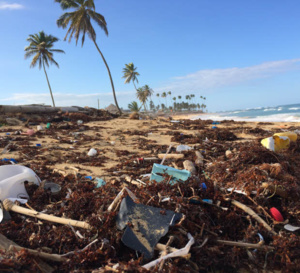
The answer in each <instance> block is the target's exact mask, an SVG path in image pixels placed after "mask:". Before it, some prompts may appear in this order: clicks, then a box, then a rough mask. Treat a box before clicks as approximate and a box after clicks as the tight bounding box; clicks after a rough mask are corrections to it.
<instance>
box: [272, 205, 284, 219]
mask: <svg viewBox="0 0 300 273" xmlns="http://www.w3.org/2000/svg"><path fill="white" fill-rule="evenodd" d="M270 213H271V215H272V217H273V218H274V219H275V220H276V221H277V222H283V221H284V219H283V217H282V215H281V213H280V212H279V210H278V209H276V208H274V207H273V208H270Z"/></svg>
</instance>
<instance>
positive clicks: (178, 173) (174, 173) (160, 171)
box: [150, 163, 191, 185]
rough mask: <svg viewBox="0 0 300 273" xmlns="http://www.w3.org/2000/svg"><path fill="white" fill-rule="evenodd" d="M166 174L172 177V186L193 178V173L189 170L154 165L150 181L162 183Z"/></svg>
mask: <svg viewBox="0 0 300 273" xmlns="http://www.w3.org/2000/svg"><path fill="white" fill-rule="evenodd" d="M164 174H167V175H169V176H171V178H170V184H171V185H173V184H175V183H177V182H178V181H186V180H187V179H188V178H189V177H190V176H191V173H190V172H189V171H187V170H178V169H175V168H172V167H169V166H165V165H160V164H156V163H154V164H153V168H152V173H151V177H150V181H156V182H161V181H163V180H164V179H165V178H164V177H163V175H164Z"/></svg>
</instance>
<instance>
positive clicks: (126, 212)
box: [117, 196, 182, 259]
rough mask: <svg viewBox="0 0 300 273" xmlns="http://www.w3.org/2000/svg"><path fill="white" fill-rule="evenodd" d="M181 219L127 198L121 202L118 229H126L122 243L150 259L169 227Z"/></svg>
mask: <svg viewBox="0 0 300 273" xmlns="http://www.w3.org/2000/svg"><path fill="white" fill-rule="evenodd" d="M181 217H182V214H180V213H175V212H173V211H170V210H164V213H161V208H155V207H151V206H145V205H143V204H136V203H134V202H133V201H132V199H131V198H130V197H129V196H127V197H126V198H124V199H123V200H122V202H121V206H120V211H119V213H118V216H117V227H118V229H119V230H123V229H124V228H125V227H126V229H125V232H124V234H123V236H122V242H123V243H124V244H125V245H126V246H128V247H130V248H132V249H134V250H137V251H139V252H141V253H142V254H144V258H146V259H150V258H152V256H153V251H154V247H155V246H156V244H157V243H158V241H159V240H160V238H161V237H163V236H165V235H166V234H167V233H168V230H169V226H173V225H174V224H175V223H176V222H177V221H178V220H180V219H181ZM128 223H130V224H129V225H128Z"/></svg>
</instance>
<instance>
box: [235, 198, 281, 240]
mask: <svg viewBox="0 0 300 273" xmlns="http://www.w3.org/2000/svg"><path fill="white" fill-rule="evenodd" d="M231 204H233V205H235V206H236V207H238V208H240V209H242V210H243V211H245V212H246V213H248V214H249V215H250V216H252V217H253V218H254V219H255V220H256V221H257V222H259V223H260V224H262V225H263V226H264V227H265V228H266V229H267V230H268V231H270V232H271V233H272V234H273V235H277V233H276V232H275V231H274V230H273V229H272V228H271V227H270V226H269V225H268V224H267V223H266V222H265V221H264V220H263V219H262V218H260V217H259V216H258V215H257V214H256V213H255V212H254V211H253V210H252V209H250V208H249V207H247V206H246V205H244V204H242V203H240V202H238V201H236V200H231Z"/></svg>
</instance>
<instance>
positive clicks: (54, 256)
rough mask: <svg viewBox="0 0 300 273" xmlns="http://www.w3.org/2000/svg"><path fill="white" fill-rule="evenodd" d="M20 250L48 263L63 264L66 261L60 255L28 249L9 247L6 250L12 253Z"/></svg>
mask: <svg viewBox="0 0 300 273" xmlns="http://www.w3.org/2000/svg"><path fill="white" fill-rule="evenodd" d="M22 249H25V250H27V251H28V252H29V253H30V254H32V255H34V256H37V257H40V258H43V259H46V260H49V261H54V262H65V261H67V259H66V258H64V257H62V256H61V255H58V254H50V253H46V252H41V251H38V250H34V249H30V248H25V247H21V246H15V245H11V246H10V247H9V248H8V251H14V250H16V251H20V250H22Z"/></svg>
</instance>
